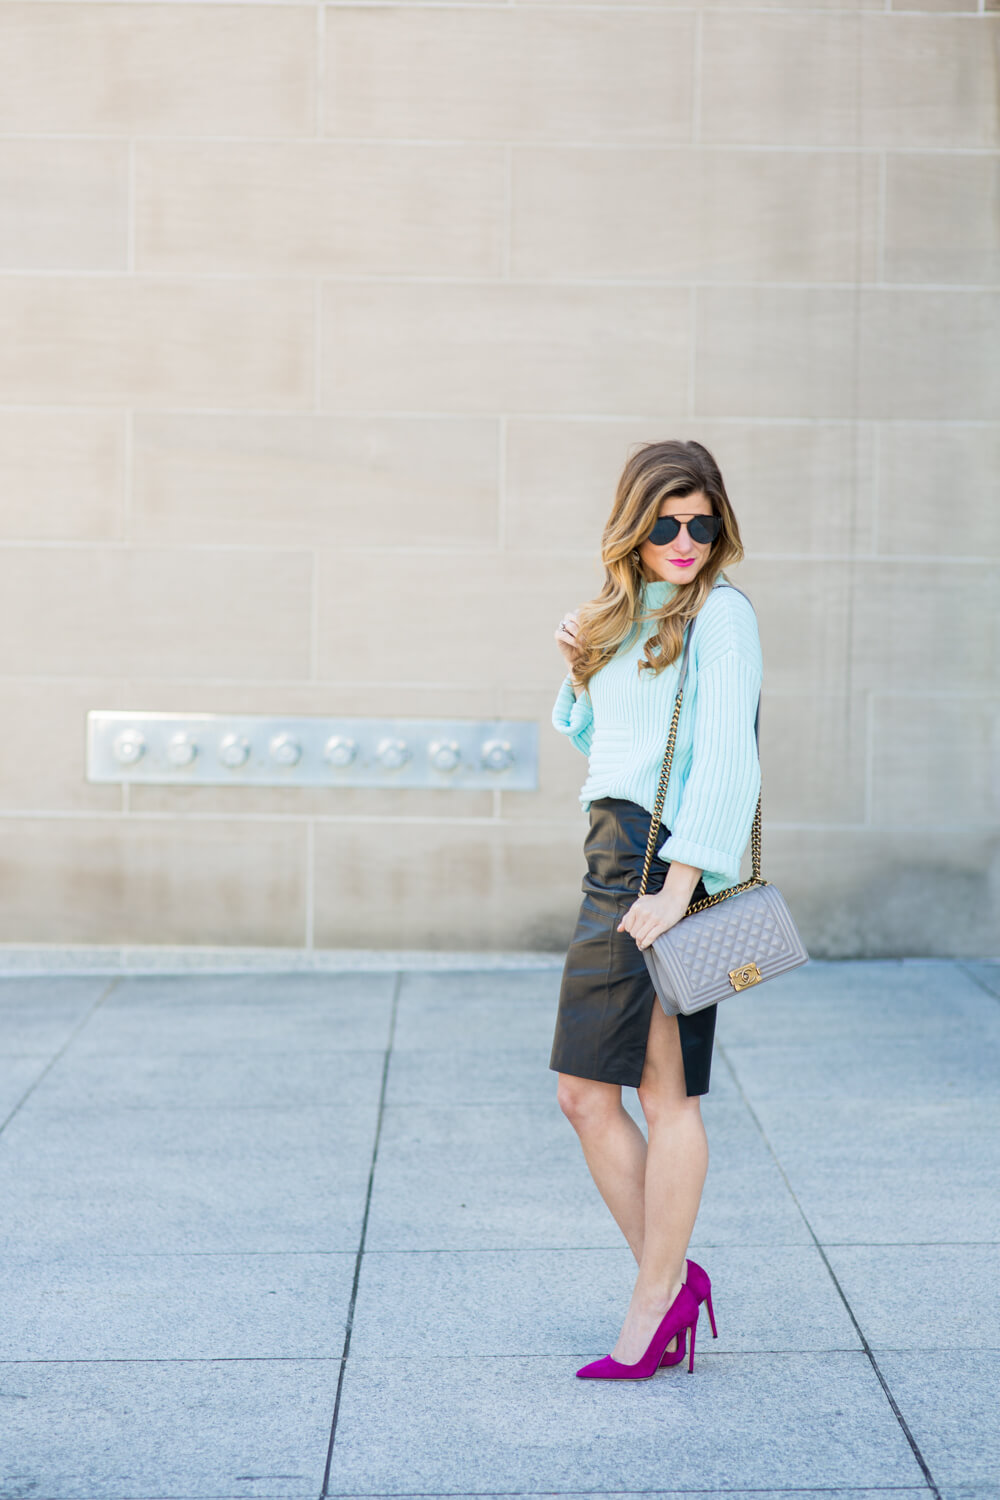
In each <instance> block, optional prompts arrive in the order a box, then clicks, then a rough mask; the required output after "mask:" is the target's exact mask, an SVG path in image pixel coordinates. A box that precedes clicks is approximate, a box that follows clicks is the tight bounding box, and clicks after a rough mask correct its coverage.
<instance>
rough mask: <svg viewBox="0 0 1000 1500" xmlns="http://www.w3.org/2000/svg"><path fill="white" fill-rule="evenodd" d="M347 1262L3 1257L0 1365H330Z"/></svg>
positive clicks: (336, 1256)
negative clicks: (299, 1361)
mask: <svg viewBox="0 0 1000 1500" xmlns="http://www.w3.org/2000/svg"><path fill="white" fill-rule="evenodd" d="M355 1260H356V1256H355V1254H354V1252H353V1251H346V1252H331V1253H329V1254H326V1255H315V1254H308V1253H303V1254H297V1255H296V1254H274V1253H264V1254H244V1255H224V1254H220V1255H212V1254H188V1255H171V1254H160V1255H157V1254H146V1255H134V1254H133V1255H128V1254H125V1255H109V1254H105V1255H101V1256H94V1257H92V1258H89V1259H88V1258H86V1257H85V1256H83V1255H81V1254H79V1253H76V1254H70V1255H66V1256H63V1257H60V1258H53V1257H49V1256H39V1255H37V1254H30V1255H5V1256H3V1258H2V1259H0V1305H2V1307H3V1309H4V1312H3V1318H2V1319H0V1360H17V1359H39V1360H43V1359H44V1360H51V1359H55V1360H102V1359H103V1360H135V1359H140V1360H141V1359H145V1360H156V1359H161V1360H162V1359H212V1358H217V1359H254V1358H264V1357H267V1358H282V1359H287V1358H296V1357H297V1358H310V1359H336V1358H339V1357H340V1354H341V1352H342V1350H343V1346H344V1331H345V1325H346V1318H347V1308H348V1303H349V1301H350V1296H351V1288H352V1284H353V1279H354V1267H355ZM0 1446H2V1444H0Z"/></svg>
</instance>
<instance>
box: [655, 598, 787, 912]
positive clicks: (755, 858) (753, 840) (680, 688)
mask: <svg viewBox="0 0 1000 1500" xmlns="http://www.w3.org/2000/svg"><path fill="white" fill-rule="evenodd" d="M714 586H715V588H720V587H723V588H733V586H734V585H733V584H731V583H727V584H721V585H720V584H715V585H714ZM736 592H737V593H738V594H742V593H743V590H742V589H737V590H736ZM743 597H744V599H745V598H746V597H747V596H746V594H743ZM695 619H697V615H696V616H695ZM694 625H695V621H694V620H691V622H690V623H689V625H688V628H687V640H686V641H685V642H684V654H683V656H682V657H681V665H680V673H679V675H678V678H677V697H676V698H675V699H674V712H673V717H672V718H671V720H670V732H669V734H668V735H667V748H666V750H665V751H664V754H663V765H662V766H661V767H660V781H659V785H658V786H657V788H656V803H655V806H654V808H653V815H652V818H651V820H650V824H649V838H648V839H647V840H646V857H645V859H644V860H643V862H642V881H641V882H640V885H639V895H640V896H644V895H645V894H646V882H647V881H648V879H649V869H650V866H651V864H652V863H653V851H654V849H655V848H656V842H657V830H658V829H659V826H660V818H661V816H662V814H663V802H664V798H665V797H666V795H667V782H668V781H669V780H670V767H671V765H672V764H673V759H674V744H675V742H676V740H677V724H678V722H679V720H680V716H681V702H682V700H683V698H684V679H685V678H686V677H687V667H688V653H689V651H690V649H691V637H692V635H693V634H694ZM757 714H758V719H757V723H755V725H754V732H755V735H756V736H757V743H758V748H759V745H760V718H759V716H760V703H759V700H758V704H757ZM760 803H761V799H760V797H758V798H757V811H756V812H755V813H754V819H753V829H752V831H751V834H750V858H751V861H752V870H753V873H752V874H751V876H750V879H749V880H744V881H742V882H741V884H739V885H731V886H729V887H728V888H727V889H726V890H724V891H716V893H715V895H714V896H703V897H702V898H701V900H700V901H692V903H691V905H690V906H689V907H688V909H687V911H686V912H685V916H691V914H692V912H696V911H703V910H704V909H705V907H707V906H717V905H718V903H719V902H720V901H726V900H728V898H729V897H730V896H736V895H738V894H739V892H740V891H748V890H750V888H751V886H755V885H767V881H766V880H762V879H761V874H760V827H761V824H760Z"/></svg>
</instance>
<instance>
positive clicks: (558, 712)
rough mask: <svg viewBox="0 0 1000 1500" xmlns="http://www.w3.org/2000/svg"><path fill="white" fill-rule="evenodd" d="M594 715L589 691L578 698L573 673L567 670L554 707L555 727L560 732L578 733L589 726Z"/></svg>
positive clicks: (553, 719)
mask: <svg viewBox="0 0 1000 1500" xmlns="http://www.w3.org/2000/svg"><path fill="white" fill-rule="evenodd" d="M593 717H594V711H593V708H592V706H591V702H590V695H589V693H587V692H586V691H584V692H582V693H581V694H580V696H579V698H578V697H577V696H576V694H575V693H574V691H573V678H572V674H571V673H569V672H567V673H566V676H565V677H564V679H563V682H562V686H561V687H560V689H559V696H558V697H557V698H556V701H555V706H554V707H553V709H552V724H553V727H554V728H555V729H558V730H559V733H560V734H568V735H571V736H572V735H578V734H579V733H580V732H581V730H584V729H586V728H587V725H588V724H589V723H590V721H591V719H592V718H593Z"/></svg>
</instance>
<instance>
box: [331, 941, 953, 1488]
mask: <svg viewBox="0 0 1000 1500" xmlns="http://www.w3.org/2000/svg"><path fill="white" fill-rule="evenodd" d="M402 987H403V971H402V970H401V969H397V970H396V974H395V982H394V983H393V987H392V1003H391V1007H390V1011H389V1035H388V1037H387V1038H386V1044H385V1053H384V1055H383V1058H382V1085H381V1088H380V1089H379V1096H378V1118H377V1120H376V1123H375V1139H374V1141H373V1142H372V1159H371V1165H370V1166H369V1168H368V1190H367V1192H366V1193H365V1211H364V1213H363V1214H362V1216H361V1234H360V1237H359V1239H358V1253H357V1255H356V1256H355V1258H354V1280H353V1282H352V1283H351V1299H350V1302H349V1303H348V1306H347V1320H346V1323H345V1326H344V1348H343V1352H342V1353H341V1356H340V1371H339V1374H338V1376H337V1394H336V1396H335V1398H334V1402H333V1416H332V1417H331V1419H330V1441H329V1443H328V1444H327V1449H326V1466H325V1468H324V1470H323V1484H322V1486H321V1488H320V1492H319V1500H325V1497H326V1495H327V1494H328V1492H329V1486H330V1469H331V1467H332V1464H333V1445H334V1443H335V1441H336V1438H337V1422H338V1420H339V1418H340V1400H341V1396H342V1394H343V1390H344V1372H345V1371H346V1369H347V1359H348V1356H349V1354H350V1352H351V1334H352V1332H353V1330H354V1309H355V1306H356V1304H357V1300H358V1284H359V1282H360V1279H361V1262H362V1260H363V1258H364V1253H365V1240H366V1238H367V1236H368V1215H369V1213H370V1211H371V1205H372V1189H373V1187H374V1185H375V1167H376V1165H377V1163H378V1147H379V1141H380V1140H381V1138H382V1121H383V1119H384V1118H385V1094H386V1086H387V1084H388V1082H389V1063H390V1060H391V1058H392V1047H393V1042H394V1041H395V1038H396V1017H397V1015H398V1014H399V994H400V990H401V989H402ZM938 1500H940V1496H938Z"/></svg>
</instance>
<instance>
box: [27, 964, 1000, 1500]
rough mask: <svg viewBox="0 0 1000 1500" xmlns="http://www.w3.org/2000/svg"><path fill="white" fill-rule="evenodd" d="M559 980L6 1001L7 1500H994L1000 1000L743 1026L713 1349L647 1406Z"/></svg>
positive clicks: (708, 1231) (51, 993)
mask: <svg viewBox="0 0 1000 1500" xmlns="http://www.w3.org/2000/svg"><path fill="white" fill-rule="evenodd" d="M558 977H559V976H558V970H557V969H554V968H552V967H551V966H549V967H540V968H538V969H535V970H532V969H526V970H525V969H522V970H520V971H512V972H504V971H502V970H500V971H497V970H493V971H490V972H485V971H479V972H477V971H470V972H468V973H463V972H451V973H447V972H444V973H435V972H412V971H411V972H406V973H403V974H398V975H396V974H391V973H345V974H323V975H302V974H297V975H263V974H256V975H248V976H239V977H232V976H230V977H211V976H206V975H198V976H189V977H179V978H171V977H156V978H119V979H115V980H109V979H102V978H97V977H93V978H90V977H88V978H80V979H71V978H34V979H25V978H8V979H5V980H0V1120H3V1121H5V1124H4V1125H3V1129H2V1135H0V1205H2V1220H0V1246H2V1252H3V1254H2V1259H0V1295H2V1307H3V1317H2V1319H0V1494H2V1496H3V1497H5V1500H10V1497H22V1496H23V1497H30V1500H46V1497H50V1500H126V1497H128V1500H133V1497H134V1500H156V1497H161V1496H162V1497H170V1500H195V1497H197V1500H202V1497H205V1500H208V1497H217V1500H222V1497H230V1496H239V1497H250V1500H271V1497H273V1500H278V1497H281V1500H289V1497H315V1496H319V1495H321V1494H329V1495H331V1496H341V1497H342V1496H357V1497H360V1496H375V1495H418V1494H419V1495H432V1496H438V1495H450V1496H472V1495H494V1496H499V1495H515V1494H517V1495H542V1494H558V1495H562V1496H567V1497H568V1496H583V1495H601V1494H614V1495H617V1496H620V1497H626V1496H630V1495H635V1496H638V1495H644V1496H651V1495H659V1496H668V1495H674V1494H680V1493H685V1494H692V1493H696V1494H698V1495H701V1496H706V1495H713V1494H721V1493H725V1494H727V1495H729V1496H739V1495H742V1494H746V1495H748V1496H749V1495H750V1494H751V1493H752V1494H753V1496H755V1497H756V1500H767V1497H769V1496H775V1497H776V1496H779V1495H780V1496H784V1497H788V1500H792V1497H797V1496H802V1497H803V1500H805V1496H806V1495H815V1494H816V1493H817V1492H822V1493H823V1494H825V1495H831V1494H844V1495H850V1496H852V1497H853V1500H869V1497H875V1496H876V1495H878V1496H882V1495H889V1496H891V1497H893V1500H916V1497H917V1496H919V1495H927V1494H935V1495H940V1496H941V1497H943V1500H1000V1435H998V1417H997V1410H998V1396H1000V1298H998V1296H997V1285H998V1272H1000V1248H998V1245H1000V1191H998V1186H1000V1184H998V1172H997V1162H998V1156H1000V1152H998V1125H1000V1107H998V1105H1000V964H972V963H970V964H966V965H964V966H963V965H959V964H952V963H940V962H939V963H934V962H905V963H891V962H885V963H856V964H822V963H813V964H811V965H809V966H808V967H807V968H806V969H803V970H799V971H798V972H797V973H795V974H792V975H787V976H785V978H783V979H782V980H779V981H775V982H774V983H773V984H771V985H769V986H768V987H767V988H766V989H763V990H761V991H760V992H759V993H757V994H756V995H747V996H742V997H740V998H739V999H738V1000H737V999H734V1000H733V1001H732V1003H729V1002H727V1004H726V1005H725V1006H724V1007H723V1009H722V1011H721V1012H720V1019H719V1043H718V1047H717V1051H716V1060H715V1070H714V1078H713V1088H712V1092H711V1094H710V1095H709V1096H708V1098H707V1099H706V1101H705V1117H706V1121H707V1125H708V1131H709V1137H710V1141H711V1147H712V1164H711V1168H710V1171H709V1179H708V1185H707V1188H706V1195H705V1201H704V1206H703V1210H702V1214H701V1218H700V1220H699V1223H698V1227H697V1229H696V1232H695V1239H694V1241H693V1244H692V1253H693V1254H696V1256H697V1258H698V1259H699V1260H700V1261H702V1263H703V1264H704V1265H705V1266H706V1267H707V1269H708V1270H709V1272H710V1273H711V1275H712V1277H713V1279H714V1282H715V1289H716V1290H715V1303H716V1312H717V1315H718V1320H719V1327H720V1338H719V1339H718V1341H717V1342H713V1341H712V1340H711V1339H710V1337H709V1329H708V1323H707V1318H704V1317H703V1318H702V1321H701V1324H700V1325H699V1343H698V1348H697V1356H696V1363H695V1372H694V1374H693V1375H690V1376H689V1375H688V1374H687V1373H686V1369H685V1367H684V1366H678V1367H676V1368H674V1369H672V1370H665V1371H663V1372H661V1373H660V1374H659V1375H658V1376H657V1377H656V1378H655V1379H654V1380H652V1381H648V1382H643V1383H638V1384H622V1385H606V1384H603V1383H597V1382H594V1383H590V1382H582V1381H578V1380H576V1379H575V1377H574V1371H575V1369H576V1368H577V1366H578V1365H579V1364H581V1363H582V1362H583V1361H585V1360H589V1359H593V1358H595V1357H597V1356H598V1355H601V1354H604V1353H606V1352H607V1351H608V1349H609V1348H610V1347H611V1344H612V1343H613V1341H614V1338H615V1336H616V1333H617V1329H618V1322H619V1318H620V1315H621V1313H622V1311H623V1308H624V1305H625V1301H626V1299H627V1296H628V1290H629V1286H630V1279H631V1258H630V1256H629V1254H628V1251H627V1250H626V1249H625V1248H624V1246H623V1245H622V1244H621V1243H620V1241H619V1237H618V1232H617V1230H616V1229H615V1228H614V1225H613V1224H612V1222H611V1220H610V1218H609V1217H608V1215H607V1213H606V1211H605V1210H604V1208H603V1206H602V1205H601V1203H600V1201H599V1199H598V1198H597V1195H596V1192H595V1191H594V1189H593V1187H592V1185H591V1183H590V1179H589V1177H588V1176H587V1173H586V1169H585V1167H584V1165H583V1161H582V1157H581V1155H580V1152H579V1148H578V1146H577V1143H576V1139H575V1137H574V1136H573V1133H572V1131H571V1129H570V1127H569V1125H568V1124H567V1123H566V1121H565V1120H564V1119H563V1118H562V1116H561V1115H560V1113H559V1111H558V1109H557V1107H556V1104H555V1099H554V1090H553V1084H554V1075H552V1074H550V1073H549V1071H548V1068H547V1062H548V1047H549V1041H550V1037H551V1030H552V1018H553V1012H554V1006H555V997H556V991H557V986H558ZM628 1098H629V1099H630V1100H631V1101H632V1102H633V1104H634V1100H635V1096H634V1094H632V1093H631V1092H629V1093H628ZM331 1434H332V1444H331Z"/></svg>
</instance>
